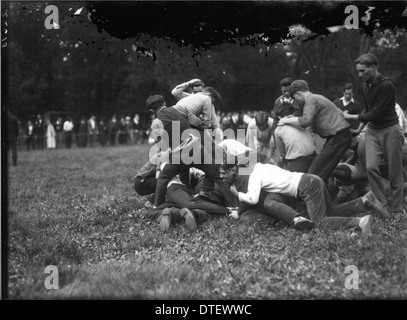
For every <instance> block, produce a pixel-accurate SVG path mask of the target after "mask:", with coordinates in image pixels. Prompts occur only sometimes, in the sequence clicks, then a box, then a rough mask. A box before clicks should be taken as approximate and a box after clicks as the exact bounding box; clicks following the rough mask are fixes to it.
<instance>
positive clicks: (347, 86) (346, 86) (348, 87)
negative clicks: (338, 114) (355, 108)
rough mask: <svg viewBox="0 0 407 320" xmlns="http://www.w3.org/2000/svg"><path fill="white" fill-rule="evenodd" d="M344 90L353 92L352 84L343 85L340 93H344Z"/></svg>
mask: <svg viewBox="0 0 407 320" xmlns="http://www.w3.org/2000/svg"><path fill="white" fill-rule="evenodd" d="M345 90H353V84H352V83H349V82H348V83H345V84H344V86H343V89H342V91H345Z"/></svg>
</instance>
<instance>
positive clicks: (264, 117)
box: [254, 111, 269, 128]
mask: <svg viewBox="0 0 407 320" xmlns="http://www.w3.org/2000/svg"><path fill="white" fill-rule="evenodd" d="M254 119H255V120H256V125H257V126H258V127H261V128H262V127H265V126H266V124H267V123H268V121H269V115H268V113H267V112H265V111H259V112H257V113H256V115H255V116H254Z"/></svg>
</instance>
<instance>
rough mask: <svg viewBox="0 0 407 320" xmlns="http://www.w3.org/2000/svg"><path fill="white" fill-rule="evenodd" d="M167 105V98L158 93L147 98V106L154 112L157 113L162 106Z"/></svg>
mask: <svg viewBox="0 0 407 320" xmlns="http://www.w3.org/2000/svg"><path fill="white" fill-rule="evenodd" d="M163 106H165V100H164V97H163V96H160V95H158V94H156V95H151V96H149V97H148V98H147V100H146V107H147V109H149V110H150V111H151V112H153V113H157V112H158V110H160V109H161V107H163Z"/></svg>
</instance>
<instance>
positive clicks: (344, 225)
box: [298, 174, 366, 229]
mask: <svg viewBox="0 0 407 320" xmlns="http://www.w3.org/2000/svg"><path fill="white" fill-rule="evenodd" d="M298 197H300V198H301V199H302V200H304V202H305V204H306V206H307V211H308V215H309V216H310V219H311V220H312V221H314V222H315V224H316V225H317V226H318V227H320V228H328V229H350V228H355V227H358V226H359V219H358V218H355V217H352V216H356V214H357V213H359V212H363V211H365V210H366V209H365V208H364V204H363V202H362V200H361V198H357V199H355V200H352V201H349V202H346V203H343V204H341V205H339V206H337V207H336V208H334V207H333V205H332V202H331V197H330V195H329V192H328V189H327V187H326V184H325V182H324V181H323V180H322V178H321V177H319V176H317V175H314V174H304V175H303V176H302V177H301V179H300V183H299V184H298Z"/></svg>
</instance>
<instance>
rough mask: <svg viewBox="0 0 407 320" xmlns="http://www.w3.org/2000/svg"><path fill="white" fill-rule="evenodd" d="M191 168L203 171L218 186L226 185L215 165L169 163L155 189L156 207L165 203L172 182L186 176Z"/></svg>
mask: <svg viewBox="0 0 407 320" xmlns="http://www.w3.org/2000/svg"><path fill="white" fill-rule="evenodd" d="M191 167H195V168H197V169H199V170H202V171H203V172H205V175H206V177H207V178H209V179H212V180H213V181H215V182H216V183H218V184H226V183H225V182H224V181H222V179H221V178H220V175H219V169H218V167H217V165H215V164H183V163H182V162H181V163H180V164H171V163H167V164H166V165H165V166H164V169H163V170H162V171H161V173H160V175H159V177H158V179H157V186H156V189H155V199H154V205H155V206H156V207H158V206H159V205H160V204H162V203H164V201H165V191H166V189H167V185H168V183H169V182H170V180H171V179H172V178H174V177H175V176H176V175H177V174H182V173H183V174H184V175H186V172H188V170H189V169H190V168H191ZM180 176H181V175H180ZM184 181H185V180H184ZM185 182H186V181H185Z"/></svg>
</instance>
